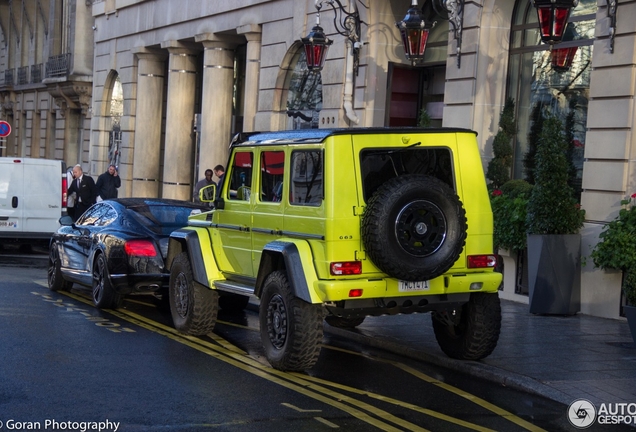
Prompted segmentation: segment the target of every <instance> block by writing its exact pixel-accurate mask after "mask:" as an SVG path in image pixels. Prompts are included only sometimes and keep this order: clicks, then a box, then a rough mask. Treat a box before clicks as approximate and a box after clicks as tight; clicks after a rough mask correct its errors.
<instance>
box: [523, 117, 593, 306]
mask: <svg viewBox="0 0 636 432" xmlns="http://www.w3.org/2000/svg"><path fill="white" fill-rule="evenodd" d="M567 148H568V145H567V141H566V138H565V134H564V129H563V123H562V122H561V120H559V118H557V117H556V116H555V115H549V116H548V117H546V118H545V119H544V120H543V126H542V129H541V133H540V135H539V139H538V142H537V151H536V154H535V169H534V181H535V184H534V187H533V189H532V192H531V194H530V198H529V200H528V206H527V217H526V219H527V224H528V289H529V294H530V312H531V313H535V314H558V315H573V314H576V313H577V312H578V311H579V310H580V306H581V299H580V297H581V295H580V293H581V283H580V281H581V254H580V248H581V238H580V235H579V229H580V228H581V227H582V226H583V220H584V217H585V212H584V211H583V210H582V209H581V206H580V205H579V204H578V203H577V201H576V199H575V198H574V192H573V190H572V188H571V187H570V186H569V185H568V171H569V166H568V162H567V157H566V153H567Z"/></svg>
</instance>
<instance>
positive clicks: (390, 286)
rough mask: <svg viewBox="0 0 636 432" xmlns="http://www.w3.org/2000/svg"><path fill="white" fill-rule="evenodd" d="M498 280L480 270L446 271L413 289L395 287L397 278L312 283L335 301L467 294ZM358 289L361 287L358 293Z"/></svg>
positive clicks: (485, 289) (493, 287)
mask: <svg viewBox="0 0 636 432" xmlns="http://www.w3.org/2000/svg"><path fill="white" fill-rule="evenodd" d="M501 280H502V275H501V273H496V272H482V273H461V274H446V275H444V276H440V277H438V278H435V279H433V280H431V281H428V285H429V288H428V289H424V290H417V291H399V288H398V280H397V279H392V278H386V279H346V280H318V281H316V282H315V283H314V287H315V288H316V291H317V294H318V297H320V299H321V300H322V301H323V302H337V301H342V300H356V301H359V300H365V299H371V300H373V299H386V298H400V297H416V298H420V297H424V298H425V297H427V296H439V295H454V294H470V293H472V292H491V293H494V292H497V290H498V289H499V286H500V285H501ZM471 287H472V289H471ZM478 287H479V288H478ZM354 290H357V291H354ZM359 290H362V293H361V294H360V293H359Z"/></svg>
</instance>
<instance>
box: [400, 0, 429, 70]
mask: <svg viewBox="0 0 636 432" xmlns="http://www.w3.org/2000/svg"><path fill="white" fill-rule="evenodd" d="M395 25H396V26H397V28H398V29H399V30H400V35H401V36H402V44H403V45H404V53H405V55H406V58H407V59H409V60H411V62H415V61H417V60H422V59H424V51H425V50H426V41H427V40H428V34H429V32H430V30H431V29H432V28H433V25H432V24H431V23H430V22H427V21H425V20H424V17H423V15H422V13H421V12H420V10H419V9H418V7H417V0H413V1H412V4H411V7H410V8H409V10H408V11H407V12H406V16H405V17H404V19H403V20H402V21H399V22H396V23H395Z"/></svg>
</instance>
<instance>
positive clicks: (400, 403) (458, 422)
mask: <svg viewBox="0 0 636 432" xmlns="http://www.w3.org/2000/svg"><path fill="white" fill-rule="evenodd" d="M300 376H301V377H302V378H304V379H306V380H309V381H314V382H317V383H320V384H322V385H326V386H331V387H335V388H338V389H340V390H344V391H348V392H351V393H356V394H360V395H364V396H368V397H370V398H372V399H377V400H380V401H382V402H386V403H390V404H393V405H396V406H399V407H402V408H407V409H410V410H412V411H416V412H419V413H421V414H424V415H427V416H430V417H435V418H437V419H440V420H444V421H447V422H449V423H453V424H456V425H459V426H463V427H465V428H467V429H472V430H476V431H480V432H492V431H493V430H492V429H488V428H485V427H482V426H479V425H476V424H474V423H470V422H467V421H464V420H460V419H457V418H455V417H451V416H448V415H446V414H442V413H439V412H437V411H433V410H430V409H426V408H422V407H420V406H417V405H413V404H411V403H408V402H403V401H400V400H397V399H393V398H390V397H387V396H382V395H379V394H377V393H372V392H369V391H366V390H359V389H357V388H354V387H349V386H346V385H343V384H338V383H334V382H332V381H326V380H323V379H321V378H317V377H313V376H305V375H300Z"/></svg>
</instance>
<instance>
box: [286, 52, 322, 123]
mask: <svg viewBox="0 0 636 432" xmlns="http://www.w3.org/2000/svg"><path fill="white" fill-rule="evenodd" d="M290 64H291V66H292V68H291V72H290V73H289V74H288V75H287V80H286V83H285V88H287V89H288V93H287V105H286V112H287V116H288V117H289V119H290V122H288V129H317V128H318V116H319V113H320V110H321V109H322V76H321V74H320V72H310V71H309V69H307V58H306V57H305V50H303V49H302V48H299V49H298V51H297V52H296V54H295V55H294V58H293V59H292V61H291V63H290Z"/></svg>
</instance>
